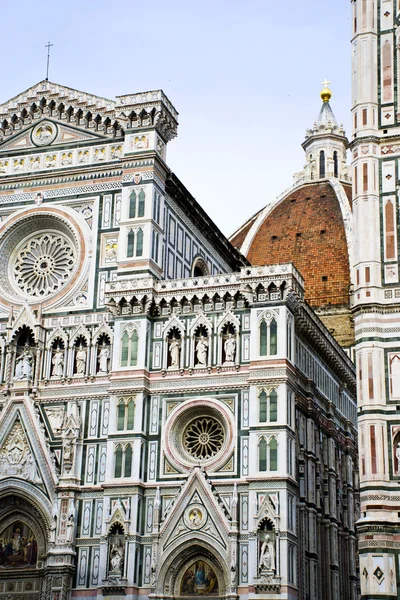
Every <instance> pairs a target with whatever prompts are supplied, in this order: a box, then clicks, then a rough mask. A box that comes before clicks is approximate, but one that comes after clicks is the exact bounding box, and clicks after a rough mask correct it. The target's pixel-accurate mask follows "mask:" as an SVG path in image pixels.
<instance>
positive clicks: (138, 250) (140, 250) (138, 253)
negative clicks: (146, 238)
mask: <svg viewBox="0 0 400 600" xmlns="http://www.w3.org/2000/svg"><path fill="white" fill-rule="evenodd" d="M142 255H143V229H139V231H138V232H137V239H136V256H142Z"/></svg>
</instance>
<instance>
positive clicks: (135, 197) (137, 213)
mask: <svg viewBox="0 0 400 600" xmlns="http://www.w3.org/2000/svg"><path fill="white" fill-rule="evenodd" d="M145 209H146V194H145V191H144V190H140V191H139V192H137V191H136V190H132V191H131V193H130V195H129V218H130V219H136V217H138V218H139V217H144V213H145Z"/></svg>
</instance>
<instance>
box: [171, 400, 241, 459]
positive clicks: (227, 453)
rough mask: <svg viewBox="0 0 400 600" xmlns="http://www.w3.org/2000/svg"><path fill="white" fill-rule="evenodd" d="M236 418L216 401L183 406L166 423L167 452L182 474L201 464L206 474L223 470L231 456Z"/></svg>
mask: <svg viewBox="0 0 400 600" xmlns="http://www.w3.org/2000/svg"><path fill="white" fill-rule="evenodd" d="M234 427H235V425H234V415H233V413H232V411H231V410H230V409H229V408H228V407H227V405H226V404H224V403H223V402H220V401H219V400H217V399H214V398H207V399H205V398H198V399H195V400H190V401H188V402H182V404H180V405H179V406H177V407H176V409H175V410H174V411H173V412H172V413H171V415H170V417H169V418H168V419H167V422H166V426H165V436H164V451H165V454H166V457H167V460H168V461H169V462H170V463H171V464H172V465H173V466H174V468H175V469H178V470H179V471H187V470H189V469H191V468H192V467H193V465H198V464H201V465H203V466H204V467H205V468H207V470H209V471H214V470H218V469H219V468H221V467H222V466H223V465H225V464H226V462H227V461H228V460H229V458H230V457H231V456H232V452H233V450H234V442H235V438H234V435H233V431H234Z"/></svg>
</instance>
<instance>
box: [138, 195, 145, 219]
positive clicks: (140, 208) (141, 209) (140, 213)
mask: <svg viewBox="0 0 400 600" xmlns="http://www.w3.org/2000/svg"><path fill="white" fill-rule="evenodd" d="M145 198H146V196H145V193H144V191H143V190H140V192H139V205H138V217H144V209H145Z"/></svg>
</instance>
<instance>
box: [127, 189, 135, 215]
mask: <svg viewBox="0 0 400 600" xmlns="http://www.w3.org/2000/svg"><path fill="white" fill-rule="evenodd" d="M135 217H136V192H135V190H132V191H131V195H130V196H129V218H130V219H134V218H135Z"/></svg>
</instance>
